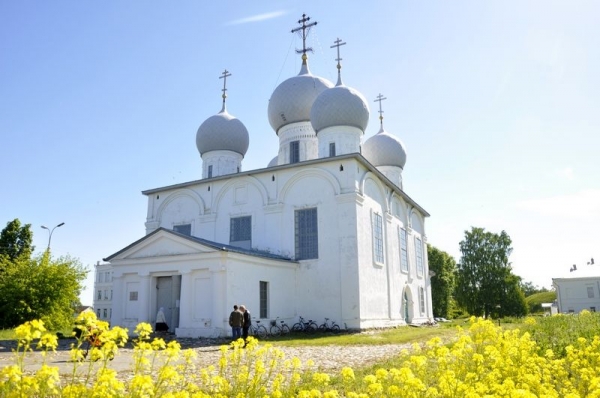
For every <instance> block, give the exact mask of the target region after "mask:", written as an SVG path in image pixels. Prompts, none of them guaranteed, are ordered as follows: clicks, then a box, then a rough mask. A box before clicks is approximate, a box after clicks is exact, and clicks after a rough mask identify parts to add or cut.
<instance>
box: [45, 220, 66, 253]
mask: <svg viewBox="0 0 600 398" xmlns="http://www.w3.org/2000/svg"><path fill="white" fill-rule="evenodd" d="M63 225H65V223H64V222H61V223H60V224H58V225H57V226H55V227H54V228H52V229H50V228H48V227H47V226H45V225H42V228H44V229H46V230H48V232H49V233H50V236H49V237H48V248H47V249H46V250H47V251H50V241H51V240H52V232H54V230H55V229H56V228H58V227H62V226H63Z"/></svg>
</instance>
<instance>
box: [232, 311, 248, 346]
mask: <svg viewBox="0 0 600 398" xmlns="http://www.w3.org/2000/svg"><path fill="white" fill-rule="evenodd" d="M250 325H252V318H251V317H250V311H248V309H247V308H246V306H244V305H240V306H239V307H238V306H237V305H234V306H233V311H231V314H229V326H231V334H232V336H233V340H237V339H239V338H240V337H242V338H243V339H244V340H246V338H247V337H248V330H249V329H250Z"/></svg>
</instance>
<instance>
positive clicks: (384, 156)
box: [362, 126, 406, 169]
mask: <svg viewBox="0 0 600 398" xmlns="http://www.w3.org/2000/svg"><path fill="white" fill-rule="evenodd" d="M362 154H363V156H364V157H365V159H367V160H368V161H369V163H371V164H372V165H373V166H375V167H380V166H397V167H400V168H401V169H404V165H405V164H406V149H405V147H404V144H403V143H402V141H400V140H399V139H398V138H396V137H395V136H393V135H392V134H390V133H388V132H387V131H385V130H384V129H383V126H381V129H380V130H379V132H378V133H377V134H375V135H374V136H373V137H371V138H369V139H368V140H367V141H365V143H364V144H363V147H362Z"/></svg>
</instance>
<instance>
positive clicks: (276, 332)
mask: <svg viewBox="0 0 600 398" xmlns="http://www.w3.org/2000/svg"><path fill="white" fill-rule="evenodd" d="M278 319H279V317H277V318H276V319H275V320H274V321H271V322H272V324H271V329H269V333H271V336H281V335H286V334H288V333H290V327H289V326H288V325H286V324H285V321H279V322H280V324H279V325H278V324H277V320H278Z"/></svg>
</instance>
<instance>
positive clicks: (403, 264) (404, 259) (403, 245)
mask: <svg viewBox="0 0 600 398" xmlns="http://www.w3.org/2000/svg"><path fill="white" fill-rule="evenodd" d="M398 231H399V232H398V233H399V235H400V237H399V239H400V270H401V271H403V272H408V250H407V249H408V245H407V238H406V230H405V229H404V228H399V230H398Z"/></svg>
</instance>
